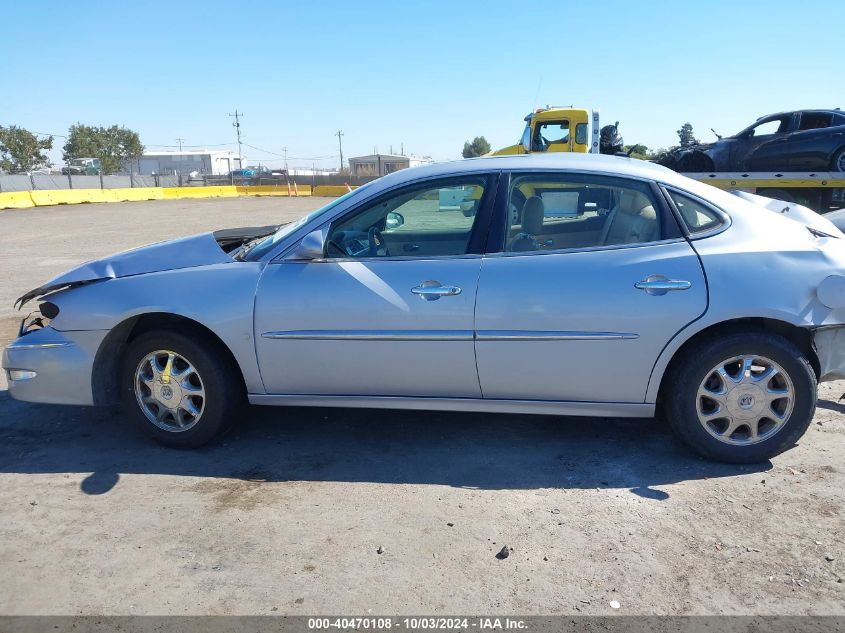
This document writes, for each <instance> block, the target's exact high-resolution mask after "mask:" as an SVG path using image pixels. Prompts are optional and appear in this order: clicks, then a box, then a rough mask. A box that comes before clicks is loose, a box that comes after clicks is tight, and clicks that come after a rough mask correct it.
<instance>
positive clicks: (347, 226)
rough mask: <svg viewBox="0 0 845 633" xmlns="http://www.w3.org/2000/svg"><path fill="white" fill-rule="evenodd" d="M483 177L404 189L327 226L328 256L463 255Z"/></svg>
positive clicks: (473, 219)
mask: <svg viewBox="0 0 845 633" xmlns="http://www.w3.org/2000/svg"><path fill="white" fill-rule="evenodd" d="M485 186H486V180H485V178H484V177H476V178H467V179H464V180H461V181H455V180H452V181H448V182H441V183H440V184H439V185H437V184H427V185H425V186H422V187H414V188H410V189H403V190H402V191H401V192H400V193H396V194H394V195H389V196H388V197H387V198H382V199H381V200H379V201H378V202H376V203H374V204H371V205H368V206H366V207H364V208H363V209H358V210H356V211H353V212H352V214H351V215H347V216H345V217H343V218H340V219H338V220H335V221H334V222H333V223H332V225H331V227H330V228H329V234H328V240H327V248H326V257H327V258H328V259H338V258H350V257H352V258H360V257H433V256H442V255H463V254H466V252H467V249H468V248H469V241H470V235H471V233H472V227H473V225H474V223H475V217H476V214H477V212H478V209H479V207H480V205H481V200H482V198H483V196H484V191H485Z"/></svg>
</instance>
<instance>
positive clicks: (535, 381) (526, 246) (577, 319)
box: [475, 173, 707, 403]
mask: <svg viewBox="0 0 845 633" xmlns="http://www.w3.org/2000/svg"><path fill="white" fill-rule="evenodd" d="M534 184H542V187H537V189H538V190H539V189H543V190H545V191H546V192H547V194H548V193H553V192H556V193H557V194H558V195H556V196H548V195H547V196H545V197H547V198H548V199H549V200H550V201H552V203H553V202H554V200H556V199H557V200H559V199H560V198H561V194H563V193H566V192H577V195H578V196H579V197H580V196H587V197H588V198H589V199H590V200H591V201H604V202H601V203H597V202H591V203H590V205H582V204H580V203H579V204H578V205H577V208H578V209H579V210H580V211H579V213H578V215H576V216H571V217H555V216H546V215H545V214H544V219H543V222H542V224H541V225H540V226H537V225H536V222H535V225H534V226H532V227H531V230H532V231H534V234H533V235H532V234H528V235H529V238H526V231H524V230H523V229H524V227H523V226H520V225H513V224H512V221H513V220H512V218H514V217H515V215H514V214H512V213H511V214H505V213H501V214H500V220H504V221H505V222H506V225H505V226H506V230H505V231H500V232H499V233H498V234H499V236H500V238H502V239H501V240H500V243H499V244H493V245H491V246H492V248H491V250H496V247H497V246H498V250H499V251H500V252H499V253H497V254H493V255H489V256H487V257H485V258H484V263H483V266H482V270H481V278H480V280H479V287H478V299H477V302H476V319H475V320H476V359H477V363H478V372H479V379H480V382H481V389H482V393H483V396H484V397H485V398H494V399H500V398H502V399H520V400H524V399H530V400H561V401H581V402H625V403H642V402H643V401H644V398H645V394H646V388H647V386H648V381H649V377H650V375H651V370H652V367H653V365H654V362H655V361H656V359H657V357H658V355H659V354H660V351H661V350H662V349H663V347H664V346H665V345H666V344H667V343H668V342H669V340H670V339H671V338H672V337H673V336H674V335H675V334H676V333H677V332H678V331H679V330H680V329H682V328H683V327H684V326H685V325H687V324H688V323H690V322H691V321H693V320H695V319H696V318H698V317H699V316H700V315H701V314H702V313H703V312H704V311H705V309H706V306H707V289H706V284H705V281H704V274H703V271H702V269H701V266H700V264H699V260H698V257H697V256H696V254H695V252H694V251H693V249H692V247H691V246H690V244H689V242H687V241H686V240H685V239H684V238H683V237H682V235H681V231H680V228H679V226H678V224H677V222H676V220H675V218H674V216H673V215H672V214H671V212H670V211H669V210H668V208H667V206H666V204H665V201H664V199H663V198H662V197H661V194H660V192H659V191H657V190H656V189H653V188H652V185H650V184H649V183H647V182H642V181H637V180H626V179H620V178H610V177H603V176H592V175H589V176H587V175H576V174H561V173H554V174H538V175H524V174H515V175H514V176H513V177H512V179H511V183H510V189H509V198H514V197H515V198H517V199H518V198H519V192H520V191H525V190H526V189H529V187H531V186H532V185H534ZM533 197H534V196H532V197H530V198H529V200H527V201H526V203H525V204H530V205H532V206H535V207H536V206H538V202H537V201H536V200H534V201H533V202H532V201H531V199H532V198H533ZM536 197H538V198H540V203H542V204H543V206H544V207H545V206H546V204H545V203H544V202H543V198H544V196H543V195H540V196H536ZM594 223H598V224H600V225H601V228H600V229H599V230H598V231H595V230H583V229H584V227H585V226H590V225H592V224H594ZM570 227H571V229H572V231H571V232H569V231H568V230H567V229H568V228H570ZM554 236H557V237H554ZM563 236H565V237H563ZM532 240H533V241H532ZM562 244H565V245H566V247H565V248H560V245H562Z"/></svg>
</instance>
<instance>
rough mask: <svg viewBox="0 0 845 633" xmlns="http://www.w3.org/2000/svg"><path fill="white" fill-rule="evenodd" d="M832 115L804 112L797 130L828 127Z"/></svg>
mask: <svg viewBox="0 0 845 633" xmlns="http://www.w3.org/2000/svg"><path fill="white" fill-rule="evenodd" d="M832 119H833V115H832V114H829V113H827V112H804V113H803V114H802V115H801V124H800V125H799V127H798V129H799V130H819V129H824V128H826V127H830V124H831V120H832Z"/></svg>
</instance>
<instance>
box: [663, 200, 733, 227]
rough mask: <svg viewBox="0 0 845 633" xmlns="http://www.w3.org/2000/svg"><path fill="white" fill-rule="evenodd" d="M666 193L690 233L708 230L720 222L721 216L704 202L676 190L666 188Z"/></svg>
mask: <svg viewBox="0 0 845 633" xmlns="http://www.w3.org/2000/svg"><path fill="white" fill-rule="evenodd" d="M667 193H668V194H669V197H670V198H672V202H674V203H675V206H676V207H678V211H679V212H680V214H681V218H683V220H684V224H686V226H687V229H688V230H689V232H690V234H695V233H701V232H703V231H709V230H710V229H714V228H716V227H717V226H719V225H720V224H722V218H721V217H719V215H718V214H717V213H716V212H715V211H714V210H713V209H711V208H710V207H708V206H706V205H705V204H704V203H702V202H699V201H698V200H696V199H694V198H690V197H689V196H686V195H684V194H682V193H678V192H677V191H671V190H667Z"/></svg>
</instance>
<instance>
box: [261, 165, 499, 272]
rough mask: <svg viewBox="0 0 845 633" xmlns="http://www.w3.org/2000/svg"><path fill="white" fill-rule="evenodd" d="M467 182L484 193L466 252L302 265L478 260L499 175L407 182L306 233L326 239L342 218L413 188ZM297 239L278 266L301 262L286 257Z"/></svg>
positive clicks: (328, 260)
mask: <svg viewBox="0 0 845 633" xmlns="http://www.w3.org/2000/svg"><path fill="white" fill-rule="evenodd" d="M471 180H479V181H484V185H483V187H484V192H483V193H482V196H481V200H480V202H479V206H478V211H477V212H476V214H475V219H474V221H473V223H472V226H471V227H470V237H469V241H468V242H467V252H466V253H459V254H457V255H389V256H385V257H378V256H375V257H373V256H366V257H331V258H329V257H321V258H319V259H312V260H308V261H307V262H306V263H314V264H331V263H336V262H366V261H372V262H387V261H424V260H432V259H467V258H480V257H482V256H483V255H484V250H485V247H486V244H487V240H488V235H489V231H490V225H491V223H492V215H493V208H494V205H495V201H496V198H497V193H498V189H499V183H500V181H501V180H502V179H501V172H498V171H490V172H477V173H466V174H459V175H453V176H437V177H434V178H427V179H424V180H416V181H414V182H407V183H404V184H403V185H400V186H398V187H394V188H392V189H388V190H387V191H383V192H382V193H380V194H378V195H376V196H373V197H370V198H367V199H366V200H362V201H361V202H360V203H359V204H356V205H355V206H353V207H352V208H350V209H347V210H346V211H345V212H343V213H341V214H339V215H336V216H334V217H332V218H329V219H328V220H326V221H325V222H323V223H322V224H320V225H319V226H315V227H314V228H312V229H310V230H309V231H308V233H311V232H313V231H321V230H323V231H326V236H327V237H328V231H330V230H331V225H332V224H335V223H337V222H341V221H343V220H345V219H346V218H349V217H350V216H353V215H357V214H358V213H362V212H364V211H366V209H368V208H370V207H372V206H374V205H378V204H381V203H382V202H383V201H385V200H387V199H390V198H393V197H395V196H398V195H402V193H403V192H406V191H409V190H415V189H419V190H425V189H433V188H436V187H443V186H448V183H455V184H460V183H463V184H466V182H467V181H471ZM306 235H307V233H306ZM301 239H302V238H299V239H296V240H294V241H293V242H292V243H291V245H290V246H289V247H288V248H286V249H285V251H284V252H283V253H282V254H281V255H280V256H279V257H277V258H276V260H277V261H279V263H300V264H301V263H303V262H302V261H301V260H292V259H289V258H288V257H287V256H288V255H289V254H290V253H291V252H293V251H294V250H295V249H296V246H297V245H298V244H299V242H300V241H301Z"/></svg>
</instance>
